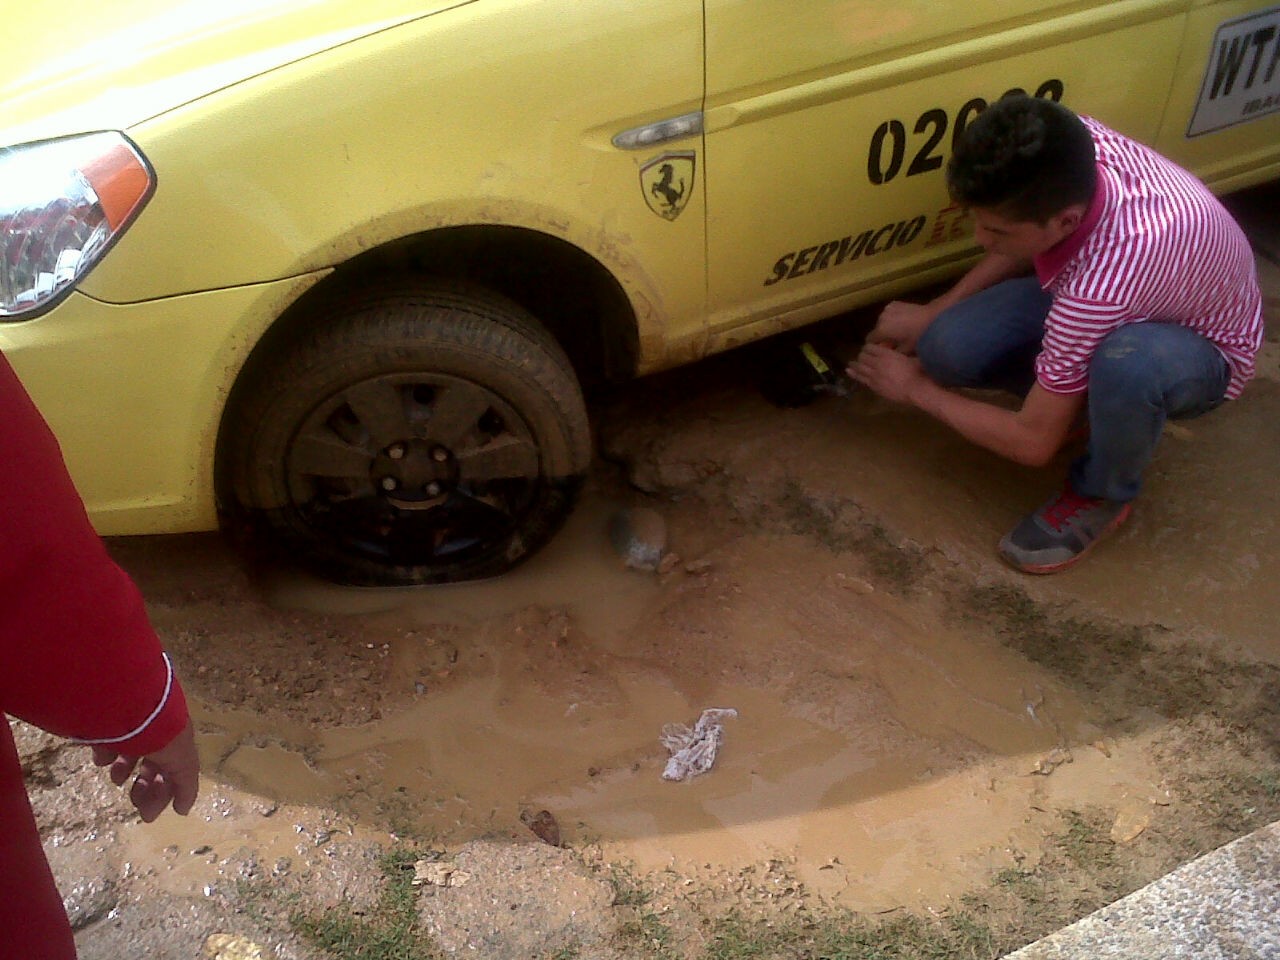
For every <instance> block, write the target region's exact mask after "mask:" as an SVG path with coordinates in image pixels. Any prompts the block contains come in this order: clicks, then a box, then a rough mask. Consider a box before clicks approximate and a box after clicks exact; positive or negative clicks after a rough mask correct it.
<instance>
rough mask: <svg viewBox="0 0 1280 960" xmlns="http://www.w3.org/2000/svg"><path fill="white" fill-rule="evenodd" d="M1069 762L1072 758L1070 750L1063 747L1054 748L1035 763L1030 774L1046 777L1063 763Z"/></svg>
mask: <svg viewBox="0 0 1280 960" xmlns="http://www.w3.org/2000/svg"><path fill="white" fill-rule="evenodd" d="M1071 760H1072V757H1071V751H1070V750H1068V749H1066V748H1065V747H1054V748H1053V749H1052V750H1050V751H1049V752H1048V753H1046V754H1045V755H1044V756H1043V757H1041V758H1040V759H1039V760H1037V761H1036V762H1035V765H1034V766H1032V768H1031V772H1032V773H1033V774H1039V775H1040V776H1042V777H1047V776H1048V775H1049V774H1051V773H1053V771H1054V770H1056V769H1057V768H1058V767H1060V766H1062V765H1063V764H1064V763H1070V762H1071Z"/></svg>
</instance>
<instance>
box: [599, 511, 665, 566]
mask: <svg viewBox="0 0 1280 960" xmlns="http://www.w3.org/2000/svg"><path fill="white" fill-rule="evenodd" d="M609 540H610V542H611V543H612V544H613V548H614V550H616V551H617V552H618V555H619V556H620V557H622V559H623V561H624V562H625V563H626V565H627V566H628V567H631V568H633V569H636V570H657V569H658V564H659V563H661V562H662V555H663V552H664V551H665V550H666V546H667V522H666V520H664V519H663V517H662V514H660V513H658V511H656V510H651V509H649V508H647V507H638V508H635V509H626V510H619V511H618V512H617V513H616V514H615V515H614V517H613V520H612V521H611V522H610V524H609Z"/></svg>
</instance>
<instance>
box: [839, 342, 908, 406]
mask: <svg viewBox="0 0 1280 960" xmlns="http://www.w3.org/2000/svg"><path fill="white" fill-rule="evenodd" d="M845 373H847V374H848V375H849V376H850V377H852V378H853V379H854V380H857V381H858V382H859V383H861V384H863V385H864V386H867V387H870V388H871V389H872V390H874V391H875V392H876V393H878V394H880V396H882V397H884V398H885V399H886V400H892V401H893V402H894V403H910V402H911V392H912V390H913V388H914V387H915V386H916V385H917V384H918V383H919V382H920V381H921V380H924V379H927V377H926V376H925V372H924V369H923V368H922V367H921V366H920V361H919V360H917V359H916V358H915V357H908V356H904V355H903V354H901V353H899V352H897V351H896V350H893V349H892V348H890V347H887V346H882V345H881V344H878V343H869V344H867V345H866V346H865V347H863V348H862V351H861V352H860V353H859V354H858V356H857V358H856V359H855V360H854V361H853V362H852V363H851V364H849V366H848V367H846V368H845Z"/></svg>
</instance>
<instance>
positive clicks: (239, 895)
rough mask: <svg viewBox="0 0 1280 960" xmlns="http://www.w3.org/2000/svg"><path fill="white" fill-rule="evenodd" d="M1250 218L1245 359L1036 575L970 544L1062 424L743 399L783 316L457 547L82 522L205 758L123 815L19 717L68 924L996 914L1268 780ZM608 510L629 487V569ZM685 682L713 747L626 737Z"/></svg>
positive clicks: (1272, 361)
mask: <svg viewBox="0 0 1280 960" xmlns="http://www.w3.org/2000/svg"><path fill="white" fill-rule="evenodd" d="M1259 203H1260V201H1254V200H1249V199H1248V198H1246V206H1247V210H1254V209H1259V210H1262V211H1266V210H1274V209H1275V207H1274V198H1273V199H1272V200H1271V201H1270V202H1269V203H1270V205H1266V204H1263V205H1261V206H1259ZM1246 212H1247V211H1246ZM1274 254H1275V251H1272V252H1271V253H1270V254H1268V252H1267V249H1263V248H1260V254H1259V264H1260V269H1261V270H1262V271H1263V273H1264V280H1265V282H1266V284H1267V289H1268V291H1269V299H1268V320H1269V331H1268V342H1267V345H1266V351H1265V355H1264V358H1263V363H1262V372H1261V374H1260V376H1259V378H1258V379H1257V381H1256V382H1255V383H1254V384H1253V385H1252V386H1251V388H1250V389H1249V390H1248V392H1247V393H1246V396H1245V398H1244V399H1242V400H1241V401H1239V402H1238V403H1233V404H1229V405H1227V406H1226V407H1224V408H1223V409H1221V410H1219V411H1217V412H1215V413H1214V414H1213V415H1212V416H1210V417H1207V418H1205V419H1203V420H1199V421H1193V422H1189V423H1182V424H1173V425H1170V427H1169V429H1168V430H1167V432H1166V436H1165V439H1164V440H1163V442H1162V446H1161V449H1160V452H1159V457H1158V459H1157V462H1156V463H1155V464H1154V466H1153V468H1152V469H1151V471H1150V474H1149V479H1148V483H1147V488H1146V491H1145V493H1144V495H1143V497H1142V498H1141V500H1140V501H1139V505H1138V507H1137V509H1136V511H1135V514H1134V516H1133V518H1132V520H1131V521H1130V522H1129V523H1128V524H1127V525H1126V527H1125V528H1124V529H1123V530H1122V531H1121V532H1120V533H1119V534H1118V535H1117V536H1116V537H1115V538H1114V539H1113V540H1111V541H1108V542H1107V543H1106V544H1104V545H1103V546H1101V547H1100V548H1099V549H1098V551H1097V552H1096V554H1095V555H1093V556H1092V557H1090V558H1089V560H1088V561H1087V562H1086V563H1084V564H1083V565H1082V566H1080V567H1079V568H1077V569H1075V570H1072V571H1070V572H1068V573H1066V574H1063V575H1060V576H1057V577H1052V578H1027V577H1024V576H1021V575H1019V574H1016V573H1015V572H1013V571H1011V570H1009V569H1007V568H1006V567H1004V566H1003V565H1002V564H1001V563H1000V562H999V561H998V559H997V558H996V556H995V554H994V549H993V547H994V544H995V542H996V541H997V540H998V539H999V537H1000V536H1001V534H1002V533H1003V532H1004V531H1005V530H1006V529H1007V528H1008V527H1009V526H1010V525H1012V524H1013V523H1014V522H1016V520H1017V519H1018V518H1019V516H1020V515H1021V514H1022V513H1024V512H1026V511H1027V510H1029V509H1031V508H1033V507H1035V506H1036V505H1037V504H1038V503H1039V502H1040V501H1041V500H1042V499H1043V498H1044V497H1045V496H1046V495H1047V494H1049V493H1051V492H1052V491H1053V490H1054V488H1055V487H1056V485H1057V484H1058V483H1059V482H1060V476H1061V474H1062V471H1063V469H1064V466H1065V463H1066V462H1067V460H1068V458H1069V456H1068V455H1064V458H1063V459H1062V460H1061V462H1059V463H1058V464H1055V465H1054V466H1053V467H1051V468H1048V469H1045V470H1029V469H1024V468H1020V467H1016V466H1013V465H1009V464H1006V463H1003V462H1001V461H999V460H997V459H996V458H994V457H992V456H990V455H988V454H986V453H984V452H982V451H980V450H977V449H974V448H972V447H970V446H969V445H967V444H966V443H964V442H963V441H962V440H960V439H959V438H958V437H956V436H954V435H953V434H951V433H949V432H948V431H947V430H945V429H944V428H942V427H940V426H938V425H936V424H933V423H931V422H930V421H928V420H926V419H925V418H924V417H922V416H920V415H917V414H913V413H911V412H908V411H905V410H902V409H899V408H895V407H893V406H891V405H889V404H886V403H884V402H882V401H879V400H877V399H876V398H874V397H871V396H868V395H866V394H864V393H858V392H856V391H855V392H854V394H853V395H852V396H848V397H832V396H827V397H822V398H821V399H818V400H817V401H816V402H813V403H811V404H808V405H806V406H802V407H798V408H793V409H784V408H779V407H776V406H773V405H771V404H769V403H768V402H767V401H766V400H764V399H763V398H762V396H761V393H760V389H759V386H760V384H761V382H762V381H763V380H765V379H766V378H767V377H768V375H769V373H770V372H771V371H772V370H773V369H776V364H777V363H778V362H779V360H778V358H779V357H780V356H783V355H785V353H786V351H788V350H792V349H794V344H795V343H797V342H798V339H780V340H775V341H773V342H772V343H771V344H768V345H765V346H763V347H759V348H749V349H746V350H742V351H738V352H735V353H734V354H732V355H728V356H724V357H720V358H715V359H712V360H709V361H707V362H705V363H702V364H699V365H697V366H696V367H692V368H688V369H684V370H681V371H677V372H674V373H672V374H668V375H663V376H660V377H655V378H651V379H649V380H646V381H642V382H639V383H636V384H632V385H629V386H627V387H626V388H623V389H619V390H617V391H616V392H614V393H613V394H611V395H609V396H605V397H600V398H598V399H597V401H596V403H595V410H594V419H595V427H596V433H597V437H598V441H599V450H600V456H599V458H598V462H597V465H596V468H595V470H594V472H593V475H592V478H591V480H590V482H589V484H588V488H587V490H586V493H585V496H584V499H583V503H582V505H581V508H580V509H579V510H578V511H577V513H576V514H575V515H574V517H573V518H572V519H571V521H570V523H569V525H568V527H567V528H566V530H565V531H564V532H563V533H562V534H561V535H560V536H559V537H558V538H557V540H556V541H555V542H554V543H553V544H552V545H551V547H549V548H548V549H547V550H546V551H544V552H543V553H542V554H540V555H539V556H538V557H536V558H534V559H533V560H532V561H530V562H529V563H528V564H526V565H525V566H524V567H522V568H521V569H519V570H518V571H516V572H514V573H513V574H511V575H510V576H508V577H504V578H502V579H500V580H497V581H492V582H488V583H482V584H468V585H460V586H456V587H449V588H443V589H442V588H425V589H415V590H386V591H379V590H361V589H351V588H342V587H336V586H332V585H327V584H322V583H317V582H314V581H311V580H308V579H306V578H304V577H300V576H297V575H294V574H289V573H286V572H283V571H279V570H256V569H250V568H248V567H247V566H246V565H245V563H244V562H243V561H242V560H241V559H240V558H238V557H236V556H234V555H233V554H232V553H231V552H230V551H229V550H228V549H227V548H226V546H225V545H224V544H223V542H222V541H221V540H220V539H219V538H218V537H216V536H192V537H175V538H157V539H135V540H121V541H114V542H112V543H111V547H112V550H113V553H114V554H115V555H116V557H117V558H118V560H119V561H120V562H121V563H122V565H123V566H125V568H126V569H128V570H129V571H130V572H131V573H132V574H133V575H134V576H135V577H136V579H137V580H138V582H139V584H140V586H141V587H142V590H143V592H144V594H145V596H146V597H147V600H148V604H149V609H150V611H151V614H152V617H153V619H154V622H155V624H156V626H157V628H158V629H159V631H160V633H161V635H162V637H163V639H164V641H165V643H166V646H167V647H168V649H169V650H170V652H171V654H172V656H173V658H174V660H175V663H176V665H177V667H178V669H179V671H180V674H181V675H182V677H183V679H184V683H185V686H186V689H187V691H188V694H189V696H190V698H191V700H192V703H193V710H194V713H195V716H196V719H197V723H198V728H199V731H200V735H199V742H200V749H201V753H202V758H203V761H204V764H205V768H206V776H205V779H204V782H203V793H202V797H201V799H200V801H199V803H198V805H197V807H196V809H195V811H194V812H193V813H192V815H191V816H190V817H188V818H185V819H183V818H178V817H175V816H173V815H172V814H166V815H165V816H164V817H162V818H161V819H160V820H159V821H158V822H157V823H155V824H152V825H149V826H143V825H141V824H139V823H137V822H136V818H134V817H132V816H131V815H130V813H129V809H128V807H127V804H126V803H125V802H124V801H123V798H122V797H121V796H120V795H119V793H118V791H116V790H115V789H114V788H112V787H111V786H110V784H109V783H107V782H106V781H105V778H104V777H103V776H102V775H101V773H100V772H99V771H96V770H94V769H93V768H92V767H91V766H90V765H89V764H88V758H87V752H86V751H84V750H82V749H76V748H70V747H68V746H66V745H65V744H63V743H62V742H61V741H58V740H56V739H55V738H52V737H49V736H46V735H44V734H42V733H40V732H38V731H35V730H33V729H31V728H29V727H25V726H23V725H21V724H17V725H16V732H17V735H18V741H19V747H20V749H21V751H22V754H23V757H24V763H25V765H26V768H27V773H28V782H29V785H30V789H31V792H32V796H33V801H34V803H35V806H36V810H37V815H38V817H39V819H40V822H41V826H42V830H43V831H44V834H45V837H46V849H47V850H48V853H49V857H50V860H51V862H52V863H53V865H54V868H55V872H56V873H57V875H58V877H59V880H60V883H61V885H62V889H63V890H64V893H65V895H66V899H67V905H68V910H69V912H70V914H71V916H72V920H73V924H74V925H75V926H76V928H77V931H78V932H77V943H78V945H79V949H80V952H81V955H82V957H83V958H84V960H117V958H126V957H129V958H132V957H137V956H146V957H150V958H157V960H164V958H175V960H176V958H180V957H181V958H191V957H197V956H206V957H211V958H221V960H238V958H252V957H263V958H272V957H274V958H280V960H289V958H322V957H344V958H345V957H370V958H378V957H388V958H390V957H403V958H408V957H419V956H420V957H429V956H446V957H462V956H468V957H483V958H508V957H509V958H513V960H514V958H521V960H528V958H538V957H540V958H547V960H551V958H558V960H571V958H593V960H594V958H600V960H613V958H631V957H654V958H676V957H679V958H689V960H695V958H703V957H707V958H711V957H716V958H731V957H757V956H759V957H775V956H776V957H818V956H828V957H835V956H839V957H850V958H852V957H861V956H885V957H891V956H899V955H901V956H915V955H919V956H926V955H927V956H974V957H979V956H984V957H996V956H999V955H1001V954H1002V953H1003V952H1005V951H1007V950H1009V949H1012V948H1014V947H1016V946H1019V945H1021V944H1022V943H1025V942H1028V941H1029V940H1031V939H1034V938H1036V937H1038V936H1040V935H1042V934H1044V933H1047V932H1048V931H1050V930H1052V929H1056V928H1057V927H1059V926H1061V925H1062V924H1064V923H1066V922H1069V921H1070V920H1072V919H1075V918H1076V917H1079V916H1081V915H1083V914H1084V913H1087V912H1089V911H1090V910H1092V909H1094V908H1096V907H1098V906H1100V905H1102V904H1104V903H1107V902H1110V901H1111V900H1114V899H1116V898H1117V897H1119V896H1122V895H1123V894H1124V893H1127V892H1129V891H1130V890H1132V889H1135V888H1136V887H1138V886H1140V885H1142V884H1143V883H1146V882H1148V881H1150V880H1152V879H1154V878H1155V877H1157V876H1160V875H1162V874H1163V873H1165V872H1167V871H1168V870H1169V869H1171V868H1172V867H1174V866H1176V865H1177V864H1179V863H1182V862H1185V861H1186V860H1188V859H1190V858H1192V857H1194V856H1196V855H1197V854H1199V853H1202V852H1205V851H1207V850H1209V849H1212V848H1214V847H1216V846H1218V845H1220V844H1221V843H1223V842H1226V841H1227V840H1230V839H1233V838H1234V837H1236V836H1240V835H1242V834H1243V833H1246V832H1249V831H1250V830H1252V829H1254V828H1256V827H1258V826H1261V825H1263V824H1265V823H1267V822H1270V821H1272V820H1276V819H1280V713H1278V711H1280V630H1278V629H1277V627H1276V625H1275V612H1276V601H1275V595H1276V594H1275V584H1276V583H1277V582H1278V581H1280V554H1277V552H1276V551H1275V549H1274V544H1275V543H1276V542H1278V540H1280V530H1278V529H1277V527H1278V525H1280V511H1277V509H1276V498H1275V494H1274V489H1275V481H1274V478H1275V476H1276V475H1277V474H1278V473H1280V443H1278V442H1276V441H1277V440H1278V439H1280V437H1278V435H1277V427H1276V424H1277V423H1280V345H1278V344H1277V342H1276V339H1277V334H1276V330H1277V325H1276V324H1277V318H1278V316H1280V267H1278V266H1277V264H1276V260H1275V256H1274ZM866 322H867V317H866V316H859V317H850V318H843V319H841V320H839V321H836V322H832V323H828V324H825V325H823V326H822V327H820V328H817V329H814V330H810V331H807V332H806V336H807V337H808V338H809V339H812V340H814V342H815V343H818V344H819V345H820V346H821V347H822V348H823V349H824V350H828V351H830V352H831V353H832V354H833V355H840V354H842V353H845V352H848V351H850V350H852V349H855V348H856V344H857V341H858V337H859V336H860V334H861V333H862V332H863V330H865V326H866ZM619 516H623V517H627V518H630V522H631V524H632V526H633V527H634V528H637V529H638V528H640V527H642V526H643V523H644V522H646V521H648V522H651V523H657V526H656V527H647V528H644V529H645V530H647V531H648V532H647V533H646V536H648V537H649V542H650V543H657V542H661V543H662V545H663V553H664V558H663V563H662V565H661V567H660V568H659V569H658V570H657V571H648V570H638V569H633V568H628V567H627V566H626V565H625V564H624V563H623V562H622V561H621V559H620V558H619V556H618V553H617V551H616V550H615V548H614V546H613V545H612V544H611V542H610V531H611V528H613V527H614V525H615V524H616V523H617V521H618V518H619ZM654 517H656V518H658V519H657V520H656V521H655V520H654ZM712 707H719V708H733V709H736V710H737V711H738V715H737V717H736V718H735V719H730V720H727V721H725V724H724V733H723V743H722V746H721V749H720V754H719V756H718V758H717V760H716V763H715V766H714V767H713V768H712V769H711V771H710V772H709V773H706V774H704V775H703V776H701V777H697V778H695V779H693V780H690V781H687V782H669V781H666V780H664V779H662V776H661V774H662V771H663V767H664V764H665V763H666V760H667V756H668V752H667V750H666V749H665V748H664V747H663V745H662V743H661V742H660V739H659V738H660V735H661V734H662V731H663V727H664V725H666V724H669V723H680V724H687V725H691V724H692V723H693V722H694V721H695V720H696V719H697V718H698V716H699V715H700V713H701V711H702V710H704V709H706V708H712ZM542 811H546V813H545V814H543V815H542V816H541V819H539V818H538V815H539V813H540V812H542ZM531 824H532V826H531ZM548 840H550V841H553V842H554V843H552V842H547V841H548ZM875 937H879V938H880V939H879V940H875ZM859 944H862V945H864V946H865V945H867V944H872V945H873V946H867V947H866V950H865V951H864V952H857V950H858V949H861V948H860V947H858V945H859ZM874 944H878V946H875V945H874ZM926 947H927V948H928V949H929V950H933V951H934V952H932V953H929V952H927V951H926ZM873 948H874V949H877V950H880V951H881V952H878V953H873V952H870V951H871V950H872V949H873ZM842 951H843V952H842ZM894 951H899V952H894Z"/></svg>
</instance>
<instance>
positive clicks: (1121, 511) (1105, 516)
mask: <svg viewBox="0 0 1280 960" xmlns="http://www.w3.org/2000/svg"><path fill="white" fill-rule="evenodd" d="M1132 509H1133V508H1132V505H1131V504H1129V503H1120V502H1119V501H1116V500H1100V499H1098V498H1096V497H1082V496H1081V495H1080V494H1078V493H1076V492H1075V490H1073V489H1072V487H1071V484H1067V485H1066V487H1065V488H1064V489H1063V491H1062V493H1060V494H1058V495H1057V496H1055V497H1053V498H1052V499H1051V500H1049V501H1048V502H1047V503H1045V504H1044V506H1042V507H1041V508H1040V509H1039V510H1037V511H1036V512H1035V513H1032V514H1028V515H1027V516H1025V517H1023V518H1022V522H1021V523H1019V524H1018V525H1017V526H1016V527H1014V528H1013V529H1012V530H1011V531H1009V533H1008V534H1006V535H1005V538H1004V539H1003V540H1001V541H1000V556H1002V557H1004V559H1005V560H1007V561H1008V562H1009V563H1011V564H1013V566H1015V567H1017V568H1018V569H1019V570H1021V571H1023V572H1024V573H1057V572H1058V571H1059V570H1065V569H1066V568H1067V567H1069V566H1071V565H1072V564H1073V563H1075V562H1076V561H1077V560H1079V559H1080V558H1081V557H1083V556H1084V555H1085V554H1086V553H1088V552H1089V551H1090V550H1092V549H1093V546H1094V544H1096V543H1097V542H1098V541H1099V540H1101V539H1102V538H1103V537H1105V536H1107V534H1109V533H1111V532H1113V531H1114V530H1116V529H1117V528H1119V526H1120V524H1122V523H1124V522H1125V520H1127V519H1128V517H1129V514H1130V512H1132Z"/></svg>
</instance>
